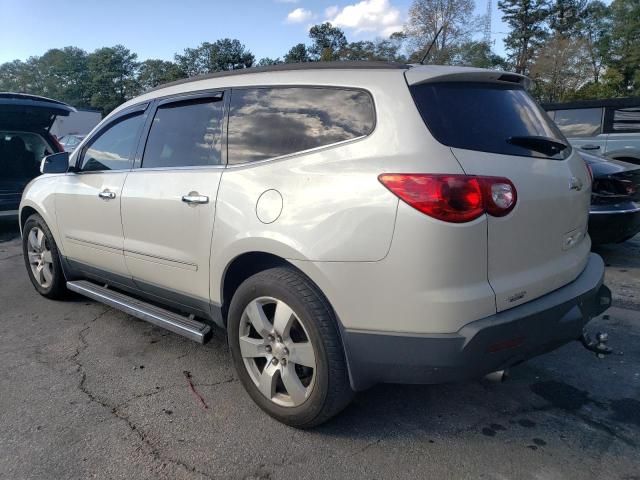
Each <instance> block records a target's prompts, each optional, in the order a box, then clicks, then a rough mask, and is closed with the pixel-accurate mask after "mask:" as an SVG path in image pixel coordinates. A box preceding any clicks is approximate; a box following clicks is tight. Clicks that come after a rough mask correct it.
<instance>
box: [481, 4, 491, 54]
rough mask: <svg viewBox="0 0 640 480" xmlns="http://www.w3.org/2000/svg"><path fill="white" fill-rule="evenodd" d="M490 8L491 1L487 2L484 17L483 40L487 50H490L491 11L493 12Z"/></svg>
mask: <svg viewBox="0 0 640 480" xmlns="http://www.w3.org/2000/svg"><path fill="white" fill-rule="evenodd" d="M492 6H493V5H492V1H491V0H487V13H486V14H485V16H484V35H483V40H484V43H486V44H487V45H488V46H489V48H491V11H492V10H493V8H492Z"/></svg>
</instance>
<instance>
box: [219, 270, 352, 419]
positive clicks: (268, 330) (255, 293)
mask: <svg viewBox="0 0 640 480" xmlns="http://www.w3.org/2000/svg"><path fill="white" fill-rule="evenodd" d="M228 334H229V346H230V350H231V356H232V359H233V362H234V366H235V368H236V371H237V373H238V376H239V378H240V380H241V382H242V384H243V385H244V387H245V389H246V390H247V391H248V393H249V395H251V397H252V398H253V400H254V401H255V402H256V403H257V404H258V405H259V406H260V407H261V408H262V409H263V410H264V411H266V412H267V413H268V414H269V415H271V416H272V417H274V418H276V419H277V420H279V421H281V422H283V423H286V424H288V425H291V426H294V427H298V428H308V427H313V426H316V425H319V424H321V423H323V422H325V421H326V420H328V419H329V418H331V417H332V416H334V415H335V414H337V413H338V412H340V411H341V410H342V409H343V408H344V407H345V406H346V405H347V404H348V403H349V401H350V400H351V398H352V395H353V392H352V391H351V388H350V385H349V379H348V374H347V368H346V362H345V358H344V352H343V350H342V344H341V341H340V337H339V334H338V328H337V322H336V319H335V315H334V313H333V310H332V309H331V307H330V306H329V305H328V302H327V301H326V299H325V298H324V296H323V295H322V293H321V292H320V291H319V290H318V289H317V287H316V286H315V285H313V283H311V281H309V279H307V278H306V277H304V276H303V275H302V274H301V273H299V272H298V271H296V270H294V269H293V268H287V267H282V268H272V269H269V270H265V271H263V272H260V273H258V274H256V275H254V276H252V277H250V278H249V279H247V280H246V281H245V282H244V283H242V284H241V285H240V287H239V288H238V290H237V291H236V293H235V295H234V297H233V299H232V301H231V306H230V308H229V322H228Z"/></svg>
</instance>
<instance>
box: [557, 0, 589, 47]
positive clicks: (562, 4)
mask: <svg viewBox="0 0 640 480" xmlns="http://www.w3.org/2000/svg"><path fill="white" fill-rule="evenodd" d="M586 6H587V0H555V3H553V4H552V5H551V6H550V7H549V18H548V22H549V28H550V29H551V31H552V33H553V34H554V35H559V36H561V37H564V38H569V37H570V36H571V35H574V34H580V33H581V30H582V28H583V26H584V23H583V22H582V19H583V14H584V11H585V8H586Z"/></svg>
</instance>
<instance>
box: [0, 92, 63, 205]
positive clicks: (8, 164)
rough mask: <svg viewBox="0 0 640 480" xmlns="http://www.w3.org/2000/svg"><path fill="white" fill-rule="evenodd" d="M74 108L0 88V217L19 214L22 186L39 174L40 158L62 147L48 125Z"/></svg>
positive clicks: (60, 149)
mask: <svg viewBox="0 0 640 480" xmlns="http://www.w3.org/2000/svg"><path fill="white" fill-rule="evenodd" d="M73 111H75V109H74V108H73V107H71V106H70V105H67V104H66V103H62V102H58V101H56V100H51V99H49V98H44V97H38V96H35V95H25V94H22V93H1V92H0V217H12V216H17V215H18V205H19V204H20V197H21V196H22V191H23V190H24V187H25V186H26V185H27V183H29V182H30V181H31V180H32V179H33V178H34V177H36V176H38V175H39V174H40V161H41V160H42V158H43V157H44V156H46V155H50V154H52V153H57V152H62V151H64V149H63V148H62V146H61V145H60V144H59V143H58V141H57V140H56V138H55V137H54V136H53V135H51V133H50V132H49V129H50V128H51V125H52V124H53V122H54V120H55V119H56V117H58V116H60V115H62V116H66V115H69V113H70V112H73Z"/></svg>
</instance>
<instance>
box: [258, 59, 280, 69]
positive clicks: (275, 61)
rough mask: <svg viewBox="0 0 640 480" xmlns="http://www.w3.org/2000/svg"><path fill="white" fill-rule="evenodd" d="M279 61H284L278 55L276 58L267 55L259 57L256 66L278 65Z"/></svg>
mask: <svg viewBox="0 0 640 480" xmlns="http://www.w3.org/2000/svg"><path fill="white" fill-rule="evenodd" d="M281 63H284V62H283V61H282V60H281V59H280V57H278V58H269V57H265V58H261V59H260V61H259V62H258V63H257V64H256V66H257V67H268V66H270V65H279V64H281Z"/></svg>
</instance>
